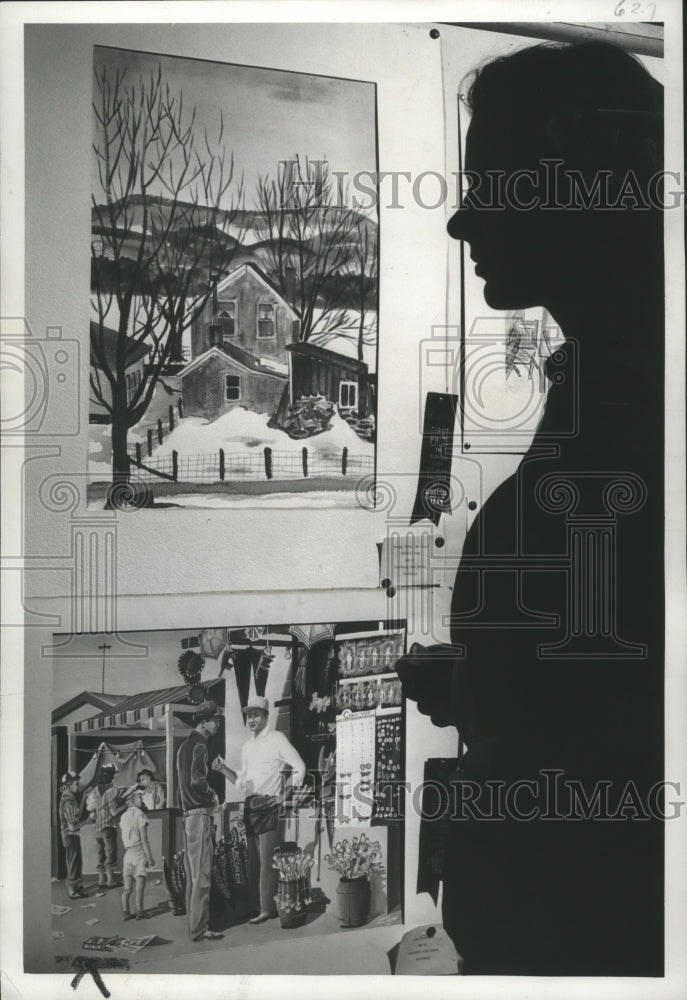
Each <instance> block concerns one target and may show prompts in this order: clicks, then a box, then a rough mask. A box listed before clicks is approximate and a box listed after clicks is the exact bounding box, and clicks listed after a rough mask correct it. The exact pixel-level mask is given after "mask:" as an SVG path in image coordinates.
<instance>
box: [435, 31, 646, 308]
mask: <svg viewBox="0 0 687 1000" xmlns="http://www.w3.org/2000/svg"><path fill="white" fill-rule="evenodd" d="M470 80H471V82H470V86H469V89H468V91H467V94H466V95H465V96H464V98H463V99H464V100H465V102H466V103H467V105H468V107H469V109H470V111H471V115H472V117H471V122H470V127H469V129H468V132H467V139H466V154H465V164H464V168H465V172H466V174H467V176H468V178H469V180H470V184H471V190H470V193H469V194H468V195H467V197H466V198H465V199H464V204H463V206H462V207H461V209H460V210H459V211H458V212H457V213H456V214H455V215H454V216H453V218H452V219H451V220H450V222H449V226H448V231H449V234H450V235H451V236H452V237H454V238H455V239H459V240H465V241H466V242H467V243H469V244H470V249H471V257H472V259H473V260H474V261H475V262H476V266H477V274H478V275H479V276H480V277H482V278H484V280H485V282H486V284H485V290H484V296H485V299H486V301H487V303H488V305H490V306H491V307H492V308H495V309H518V308H526V307H529V306H540V305H543V306H546V307H547V308H548V309H549V311H550V312H552V313H553V314H554V315H556V314H557V313H558V314H559V319H560V321H561V322H562V324H563V325H564V326H565V318H566V313H567V312H568V311H569V307H570V306H574V301H575V299H576V297H579V296H580V293H581V292H582V298H584V288H587V289H590V290H591V292H592V295H594V294H596V295H597V296H600V294H601V290H602V289H603V288H605V289H606V290H607V291H610V290H611V287H612V286H613V285H617V284H618V281H619V279H621V278H622V274H623V270H624V268H625V267H627V266H631V268H632V269H631V271H630V272H629V273H625V281H626V282H627V284H628V285H630V284H632V283H633V282H636V281H637V280H638V279H639V280H640V281H641V280H642V279H643V278H646V275H642V274H641V270H640V268H639V262H638V261H637V259H636V253H637V251H638V249H639V252H640V253H641V255H642V257H646V255H647V251H648V249H649V244H651V251H652V252H653V251H654V249H655V248H656V247H658V246H659V244H656V242H655V240H656V238H657V237H659V235H660V228H661V227H660V211H656V210H652V209H651V207H647V208H644V207H642V206H643V205H644V204H646V205H647V206H650V205H651V203H652V200H653V202H654V203H655V202H656V200H657V194H659V193H660V187H656V185H655V183H654V187H655V188H656V190H653V189H652V186H651V182H650V178H651V177H655V176H656V174H657V172H659V171H660V170H661V167H662V105H663V102H662V93H663V88H662V87H661V86H660V85H659V84H657V83H656V81H655V80H654V79H653V78H652V77H651V75H650V74H649V73H648V72H647V71H646V70H645V69H644V67H643V66H642V64H641V63H640V62H639V61H638V60H637V59H635V58H634V57H633V56H631V55H629V54H627V53H626V52H624V51H622V50H621V49H618V48H616V47H614V46H612V45H607V44H600V43H589V44H586V43H585V44H580V45H553V44H545V45H537V46H533V47H531V48H527V49H523V50H521V51H518V52H515V53H513V54H512V55H508V56H504V57H502V58H499V59H496V60H495V61H493V62H491V63H489V64H487V65H486V66H484V67H482V68H481V69H480V70H478V71H476V72H475V73H474V74H472V75H471V78H470ZM555 161H558V163H555ZM525 171H527V172H528V173H525ZM499 173H500V179H499ZM554 178H555V182H554ZM628 178H629V180H628ZM597 186H598V187H597ZM623 193H624V197H620V196H621V195H623ZM586 203H590V204H586ZM556 206H560V207H556ZM613 206H614V207H613ZM659 254H660V250H659ZM594 290H595V291H594ZM611 294H612V293H611ZM573 311H574V310H573Z"/></svg>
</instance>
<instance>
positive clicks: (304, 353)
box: [286, 342, 371, 418]
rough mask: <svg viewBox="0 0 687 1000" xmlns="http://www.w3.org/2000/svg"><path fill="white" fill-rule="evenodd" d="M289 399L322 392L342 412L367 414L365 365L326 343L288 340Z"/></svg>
mask: <svg viewBox="0 0 687 1000" xmlns="http://www.w3.org/2000/svg"><path fill="white" fill-rule="evenodd" d="M286 350H287V351H288V352H289V402H290V403H292V404H293V403H295V402H296V400H298V399H300V398H301V397H302V396H313V395H318V394H320V395H322V396H324V397H325V399H328V400H329V401H330V402H331V403H334V404H335V406H338V408H339V411H340V412H343V413H344V414H346V413H349V414H352V415H354V416H357V417H360V418H362V417H367V416H368V415H369V413H370V412H371V401H370V392H369V378H368V368H367V365H366V363H365V362H364V361H358V360H357V359H356V358H348V357H346V356H345V355H343V354H338V353H337V352H336V351H330V350H329V349H328V348H326V347H319V346H317V345H316V344H310V343H308V342H302V343H298V344H288V345H287V347H286Z"/></svg>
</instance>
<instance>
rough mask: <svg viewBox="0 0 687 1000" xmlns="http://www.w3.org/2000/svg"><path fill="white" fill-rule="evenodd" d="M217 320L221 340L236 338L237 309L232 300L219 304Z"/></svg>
mask: <svg viewBox="0 0 687 1000" xmlns="http://www.w3.org/2000/svg"><path fill="white" fill-rule="evenodd" d="M217 320H218V323H219V327H220V329H221V331H222V340H224V339H229V338H231V337H235V336H236V324H237V320H238V309H237V305H236V302H235V301H234V300H233V299H229V300H225V301H223V302H220V303H219V312H218V313H217Z"/></svg>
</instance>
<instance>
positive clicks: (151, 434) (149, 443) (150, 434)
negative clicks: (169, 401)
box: [148, 427, 153, 457]
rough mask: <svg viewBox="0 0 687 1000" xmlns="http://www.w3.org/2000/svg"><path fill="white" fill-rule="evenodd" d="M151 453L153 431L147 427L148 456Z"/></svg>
mask: <svg viewBox="0 0 687 1000" xmlns="http://www.w3.org/2000/svg"><path fill="white" fill-rule="evenodd" d="M152 454H153V432H152V430H151V429H150V427H149V428H148V457H150V456H151V455H152Z"/></svg>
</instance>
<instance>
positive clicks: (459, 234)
mask: <svg viewBox="0 0 687 1000" xmlns="http://www.w3.org/2000/svg"><path fill="white" fill-rule="evenodd" d="M467 214H468V213H467V211H466V209H465V208H459V209H458V211H457V212H455V213H454V214H453V215H452V216H451V218H450V219H449V220H448V223H447V225H446V231H447V233H448V234H449V236H450V237H451V239H452V240H467V239H468V235H467V227H466V222H467V218H466V216H467Z"/></svg>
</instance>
